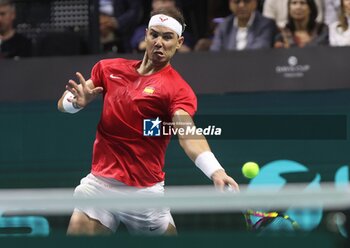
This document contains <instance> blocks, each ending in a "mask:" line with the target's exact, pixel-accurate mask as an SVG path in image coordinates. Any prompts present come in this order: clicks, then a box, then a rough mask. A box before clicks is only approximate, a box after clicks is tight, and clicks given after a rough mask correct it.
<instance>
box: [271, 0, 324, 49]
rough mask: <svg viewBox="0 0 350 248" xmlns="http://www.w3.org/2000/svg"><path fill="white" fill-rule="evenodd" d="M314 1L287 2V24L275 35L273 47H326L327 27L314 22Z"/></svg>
mask: <svg viewBox="0 0 350 248" xmlns="http://www.w3.org/2000/svg"><path fill="white" fill-rule="evenodd" d="M316 17H317V7H316V4H315V2H314V0H288V23H287V25H286V27H285V28H283V29H282V30H281V33H280V34H278V35H277V37H276V42H275V47H276V48H282V47H284V48H289V47H305V46H317V45H328V44H329V42H328V27H327V25H325V24H323V23H317V22H316Z"/></svg>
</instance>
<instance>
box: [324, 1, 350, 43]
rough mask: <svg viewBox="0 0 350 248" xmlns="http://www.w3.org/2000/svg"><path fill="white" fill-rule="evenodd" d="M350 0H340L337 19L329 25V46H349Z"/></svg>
mask: <svg viewBox="0 0 350 248" xmlns="http://www.w3.org/2000/svg"><path fill="white" fill-rule="evenodd" d="M349 18H350V0H341V5H340V15H339V18H338V21H336V22H334V23H332V24H331V25H329V43H330V45H331V46H350V28H349Z"/></svg>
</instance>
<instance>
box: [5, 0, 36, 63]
mask: <svg viewBox="0 0 350 248" xmlns="http://www.w3.org/2000/svg"><path fill="white" fill-rule="evenodd" d="M15 18H16V7H15V4H14V3H13V1H11V0H0V57H4V58H13V57H28V56H31V53H32V44H31V41H30V40H29V39H27V38H26V37H24V36H23V35H21V34H18V33H17V32H16V30H15V28H14V20H15Z"/></svg>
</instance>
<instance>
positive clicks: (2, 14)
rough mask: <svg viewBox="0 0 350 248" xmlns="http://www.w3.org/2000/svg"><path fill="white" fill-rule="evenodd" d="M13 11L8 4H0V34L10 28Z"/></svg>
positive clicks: (13, 15)
mask: <svg viewBox="0 0 350 248" xmlns="http://www.w3.org/2000/svg"><path fill="white" fill-rule="evenodd" d="M14 19H15V11H14V9H13V8H12V7H11V6H10V5H0V35H1V34H5V33H6V32H8V31H9V30H11V29H12V23H13V21H14Z"/></svg>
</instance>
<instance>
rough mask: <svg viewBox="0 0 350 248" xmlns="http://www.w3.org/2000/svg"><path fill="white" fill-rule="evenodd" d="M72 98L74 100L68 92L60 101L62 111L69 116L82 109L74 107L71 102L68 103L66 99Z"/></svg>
mask: <svg viewBox="0 0 350 248" xmlns="http://www.w3.org/2000/svg"><path fill="white" fill-rule="evenodd" d="M73 98H74V95H73V94H72V92H70V91H68V92H67V93H66V95H65V96H64V98H63V101H62V105H63V109H64V111H65V112H67V113H70V114H75V113H76V112H78V111H80V110H81V109H82V108H77V107H75V106H74V105H73V103H72V102H69V101H68V99H73Z"/></svg>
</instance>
